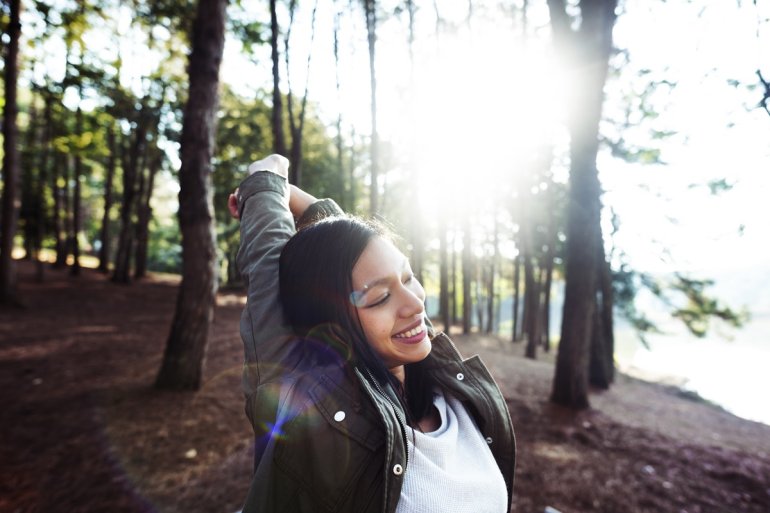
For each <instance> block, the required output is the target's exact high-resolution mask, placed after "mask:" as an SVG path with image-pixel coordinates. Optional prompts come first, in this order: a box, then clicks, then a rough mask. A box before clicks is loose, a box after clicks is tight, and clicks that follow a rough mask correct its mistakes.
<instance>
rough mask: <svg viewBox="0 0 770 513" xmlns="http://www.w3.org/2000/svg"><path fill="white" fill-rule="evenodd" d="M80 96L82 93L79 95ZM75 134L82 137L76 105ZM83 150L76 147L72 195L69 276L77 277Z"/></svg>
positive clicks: (78, 111) (80, 119)
mask: <svg viewBox="0 0 770 513" xmlns="http://www.w3.org/2000/svg"><path fill="white" fill-rule="evenodd" d="M80 95H81V96H82V93H80ZM78 98H80V96H79V97H78ZM75 120H76V121H75V132H76V133H77V135H78V136H82V135H83V110H82V109H81V108H80V105H78V110H77V112H76V113H75ZM82 151H83V148H80V147H78V148H77V149H76V153H75V168H74V175H75V188H74V191H73V194H72V239H71V240H72V267H70V275H71V276H78V275H79V274H80V232H81V230H82V226H83V221H82V214H83V212H82V208H81V203H82V201H81V196H82V189H81V188H82V183H81V176H82V175H83V155H82Z"/></svg>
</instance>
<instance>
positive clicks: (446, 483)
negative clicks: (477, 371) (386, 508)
mask: <svg viewBox="0 0 770 513" xmlns="http://www.w3.org/2000/svg"><path fill="white" fill-rule="evenodd" d="M433 405H434V406H435V407H436V409H437V410H438V412H439V414H440V415H441V425H440V426H439V428H438V429H436V431H433V432H430V433H422V432H420V431H416V430H412V434H413V437H414V439H413V440H408V443H407V449H408V450H409V467H408V468H407V469H406V472H404V484H403V487H402V488H401V497H400V499H399V501H398V505H397V507H396V513H443V512H446V511H451V512H453V513H506V510H507V507H508V491H507V489H506V487H505V480H504V479H503V475H502V473H501V472H500V469H499V467H498V466H497V463H496V462H495V459H494V457H493V456H492V451H491V450H490V449H489V446H488V445H487V442H486V440H485V439H484V437H483V436H482V434H481V431H479V428H478V427H477V426H476V423H475V422H474V421H473V419H472V418H471V416H470V415H469V414H468V412H467V411H466V410H465V407H464V406H463V405H462V403H461V402H460V401H459V400H457V399H455V398H454V397H452V396H451V395H447V396H446V397H445V396H444V394H443V393H441V392H440V391H438V392H437V395H436V396H435V399H434V401H433Z"/></svg>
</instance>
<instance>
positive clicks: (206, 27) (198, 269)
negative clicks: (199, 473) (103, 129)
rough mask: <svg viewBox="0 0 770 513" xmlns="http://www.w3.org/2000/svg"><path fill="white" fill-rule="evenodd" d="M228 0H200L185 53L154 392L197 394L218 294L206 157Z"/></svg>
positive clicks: (211, 136)
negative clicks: (172, 251)
mask: <svg viewBox="0 0 770 513" xmlns="http://www.w3.org/2000/svg"><path fill="white" fill-rule="evenodd" d="M226 5H227V0H199V3H198V10H197V14H196V18H195V22H194V25H193V33H192V38H191V41H192V52H191V54H190V65H189V70H190V72H189V75H190V94H189V97H188V100H187V105H186V107H185V111H184V122H183V126H182V137H181V150H180V154H181V155H180V157H181V162H182V165H181V168H180V170H179V185H180V190H179V227H180V229H181V232H182V284H181V286H180V287H179V295H178V296H177V304H176V312H175V314H174V320H173V323H172V326H171V333H170V335H169V337H168V342H167V345H166V351H165V354H164V355H163V363H162V365H161V368H160V372H159V373H158V378H157V380H156V381H155V386H156V387H158V388H166V389H177V390H197V389H198V388H200V385H201V379H202V376H203V365H204V361H205V356H206V346H207V342H208V334H209V325H210V324H211V320H212V318H213V315H214V305H215V302H216V292H217V251H216V230H215V224H214V206H213V204H212V193H213V190H212V185H211V158H212V155H213V153H214V134H215V130H216V111H217V103H218V96H217V88H218V85H219V67H220V64H221V62H222V51H223V49H224V40H225V8H226Z"/></svg>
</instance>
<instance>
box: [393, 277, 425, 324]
mask: <svg viewBox="0 0 770 513" xmlns="http://www.w3.org/2000/svg"><path fill="white" fill-rule="evenodd" d="M412 279H413V280H414V282H413V283H410V284H409V285H402V291H403V299H402V304H401V307H400V308H399V314H400V315H401V316H402V317H404V318H408V317H414V316H416V315H420V314H422V313H424V312H425V289H423V288H422V285H421V284H420V282H418V281H417V278H412Z"/></svg>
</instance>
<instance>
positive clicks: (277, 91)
mask: <svg viewBox="0 0 770 513" xmlns="http://www.w3.org/2000/svg"><path fill="white" fill-rule="evenodd" d="M275 4H276V0H270V51H271V53H270V55H271V58H272V61H273V110H272V114H271V120H272V124H273V150H274V151H275V153H278V154H280V155H284V156H287V155H288V153H287V152H286V136H285V135H284V131H283V98H282V97H281V71H280V68H281V58H280V55H279V54H278V33H279V31H280V29H279V27H278V16H277V14H276V12H275Z"/></svg>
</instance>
